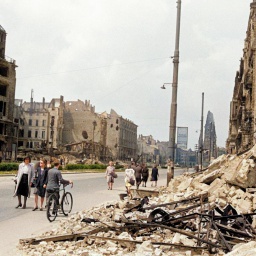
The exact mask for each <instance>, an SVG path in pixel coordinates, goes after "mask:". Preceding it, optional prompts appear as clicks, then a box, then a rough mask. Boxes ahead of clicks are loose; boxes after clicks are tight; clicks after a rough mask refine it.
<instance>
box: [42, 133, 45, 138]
mask: <svg viewBox="0 0 256 256" xmlns="http://www.w3.org/2000/svg"><path fill="white" fill-rule="evenodd" d="M44 138H45V131H42V139H44Z"/></svg>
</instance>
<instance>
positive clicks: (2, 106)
mask: <svg viewBox="0 0 256 256" xmlns="http://www.w3.org/2000/svg"><path fill="white" fill-rule="evenodd" d="M0 113H1V114H0V116H1V117H2V116H5V113H6V102H4V101H0Z"/></svg>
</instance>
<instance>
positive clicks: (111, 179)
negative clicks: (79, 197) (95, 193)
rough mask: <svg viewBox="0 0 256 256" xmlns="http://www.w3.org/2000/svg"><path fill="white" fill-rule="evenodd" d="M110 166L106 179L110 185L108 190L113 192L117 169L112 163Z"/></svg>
mask: <svg viewBox="0 0 256 256" xmlns="http://www.w3.org/2000/svg"><path fill="white" fill-rule="evenodd" d="M108 164H109V166H108V167H107V169H106V173H105V174H106V175H105V178H106V179H107V183H108V190H112V188H113V183H114V177H113V176H114V174H115V167H114V164H113V162H112V161H110V162H109V163H108Z"/></svg>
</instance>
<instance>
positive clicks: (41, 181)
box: [32, 158, 48, 211]
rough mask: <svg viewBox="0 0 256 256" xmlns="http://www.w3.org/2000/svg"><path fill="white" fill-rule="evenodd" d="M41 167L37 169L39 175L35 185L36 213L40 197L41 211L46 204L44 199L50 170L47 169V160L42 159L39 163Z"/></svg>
mask: <svg viewBox="0 0 256 256" xmlns="http://www.w3.org/2000/svg"><path fill="white" fill-rule="evenodd" d="M39 165H40V166H39V167H37V169H36V173H37V180H36V183H35V192H34V194H35V207H34V209H33V210H32V211H35V210H37V209H38V196H39V197H40V211H42V210H43V204H44V198H45V191H46V180H47V174H48V169H47V167H46V165H47V160H46V159H44V158H43V159H41V160H40V163H39Z"/></svg>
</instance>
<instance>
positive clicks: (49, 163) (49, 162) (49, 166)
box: [46, 160, 52, 170]
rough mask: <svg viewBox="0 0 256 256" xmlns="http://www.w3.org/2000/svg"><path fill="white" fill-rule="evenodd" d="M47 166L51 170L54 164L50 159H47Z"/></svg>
mask: <svg viewBox="0 0 256 256" xmlns="http://www.w3.org/2000/svg"><path fill="white" fill-rule="evenodd" d="M46 167H47V168H48V170H50V169H51V168H52V165H51V161H50V160H48V161H47V165H46Z"/></svg>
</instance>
